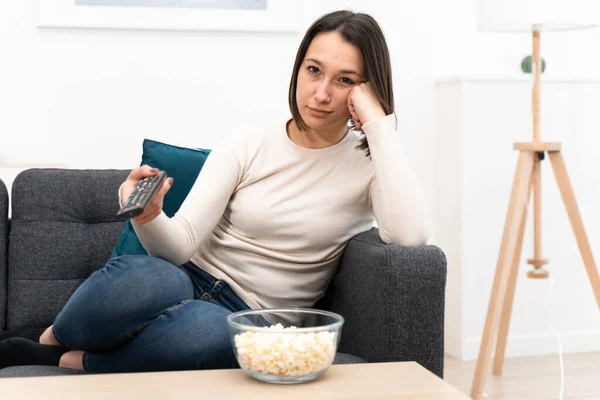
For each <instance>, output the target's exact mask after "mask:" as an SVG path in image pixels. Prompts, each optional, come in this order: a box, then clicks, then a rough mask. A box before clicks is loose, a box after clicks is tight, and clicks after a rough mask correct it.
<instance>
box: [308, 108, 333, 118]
mask: <svg viewBox="0 0 600 400" xmlns="http://www.w3.org/2000/svg"><path fill="white" fill-rule="evenodd" d="M307 108H308V111H309V112H310V114H311V115H312V116H314V117H317V118H325V117H326V116H328V115H329V114H331V113H332V112H333V111H326V110H321V109H318V108H312V107H307Z"/></svg>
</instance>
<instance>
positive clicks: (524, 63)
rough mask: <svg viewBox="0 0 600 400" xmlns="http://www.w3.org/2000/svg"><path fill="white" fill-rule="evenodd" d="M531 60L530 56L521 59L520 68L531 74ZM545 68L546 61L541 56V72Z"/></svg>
mask: <svg viewBox="0 0 600 400" xmlns="http://www.w3.org/2000/svg"><path fill="white" fill-rule="evenodd" d="M531 68H532V62H531V56H527V57H525V58H524V59H523V61H521V70H522V71H523V72H525V73H526V74H531V72H532V71H531ZM545 70H546V61H545V60H544V59H543V58H542V73H543V72H544V71H545Z"/></svg>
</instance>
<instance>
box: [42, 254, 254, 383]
mask: <svg viewBox="0 0 600 400" xmlns="http://www.w3.org/2000/svg"><path fill="white" fill-rule="evenodd" d="M248 308H249V307H248V306H247V305H246V304H245V303H244V302H243V301H242V300H241V299H240V298H239V297H238V296H237V295H236V294H235V293H234V292H233V291H232V290H231V288H230V287H229V285H227V284H226V283H225V282H223V281H221V280H218V279H215V278H214V277H213V276H211V275H209V274H208V273H206V272H204V271H203V270H201V269H200V268H198V267H197V266H195V265H194V264H192V263H186V264H183V265H181V266H175V265H173V264H171V263H169V262H167V261H165V260H162V259H160V258H157V257H150V256H121V257H115V258H112V259H110V260H109V261H108V262H107V263H106V265H105V267H104V268H102V269H101V270H98V271H96V272H94V273H93V274H92V275H91V276H90V277H89V278H88V279H87V280H86V281H85V282H84V283H83V284H82V285H81V286H80V287H79V288H78V289H77V290H76V291H75V292H74V293H73V295H72V296H71V298H70V299H69V301H68V302H67V304H66V305H65V306H64V308H63V309H62V311H61V312H60V313H59V314H58V315H57V317H56V319H55V321H54V326H53V333H54V336H55V337H56V340H58V342H60V343H61V344H62V345H64V346H66V347H68V348H70V349H73V350H84V354H83V368H84V370H85V371H88V372H94V373H110V372H145V371H173V370H191V369H222V368H237V367H239V365H238V363H237V361H236V359H235V356H234V354H233V348H232V345H231V341H230V339H229V332H228V327H227V322H226V320H225V319H226V317H227V316H228V315H229V314H231V313H233V312H235V311H241V310H247V309H248Z"/></svg>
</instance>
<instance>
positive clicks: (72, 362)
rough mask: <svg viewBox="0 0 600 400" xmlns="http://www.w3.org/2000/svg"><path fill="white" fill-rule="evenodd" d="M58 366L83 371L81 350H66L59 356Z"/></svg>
mask: <svg viewBox="0 0 600 400" xmlns="http://www.w3.org/2000/svg"><path fill="white" fill-rule="evenodd" d="M58 366H59V367H63V368H71V369H78V370H80V371H83V351H81V350H73V351H67V352H66V353H65V354H63V355H62V357H61V358H60V362H59V363H58Z"/></svg>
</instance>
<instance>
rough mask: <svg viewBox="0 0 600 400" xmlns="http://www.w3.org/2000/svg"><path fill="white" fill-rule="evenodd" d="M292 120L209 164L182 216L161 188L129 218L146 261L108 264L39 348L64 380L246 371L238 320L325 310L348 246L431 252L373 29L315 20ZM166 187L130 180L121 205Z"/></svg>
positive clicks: (349, 18) (298, 74)
mask: <svg viewBox="0 0 600 400" xmlns="http://www.w3.org/2000/svg"><path fill="white" fill-rule="evenodd" d="M289 106H290V111H291V118H290V119H288V120H287V121H285V120H282V121H270V122H269V124H268V125H265V126H264V127H263V128H261V129H258V130H254V131H241V132H239V133H238V134H236V135H233V136H232V137H231V138H230V139H229V140H227V141H226V143H225V144H224V145H223V146H220V147H219V148H217V149H215V150H213V152H212V153H211V155H210V156H209V157H208V160H207V162H206V164H205V165H204V167H203V169H202V171H201V173H200V174H199V176H198V178H197V181H196V183H195V185H194V187H193V188H192V190H191V192H190V193H189V195H188V197H187V198H186V200H185V202H184V203H183V205H182V206H181V208H180V210H179V211H178V212H177V214H176V215H175V216H174V217H173V218H168V217H167V216H166V215H165V214H164V213H163V212H162V201H163V197H164V195H165V193H166V192H167V191H168V190H169V188H170V187H171V185H172V184H173V181H172V179H170V180H167V181H166V182H165V183H164V186H163V187H162V189H161V191H160V192H159V194H158V195H156V196H155V198H154V200H153V202H152V204H151V206H149V207H148V208H147V210H146V211H145V212H144V214H142V215H141V216H139V217H137V218H135V219H134V220H133V226H134V229H135V231H136V233H137V234H138V237H139V238H140V241H141V242H142V244H143V245H144V247H145V248H146V250H147V251H148V253H149V254H150V255H151V256H124V257H117V258H113V259H111V260H109V261H108V262H107V264H106V266H105V267H104V268H103V269H101V270H99V271H97V272H95V273H94V274H92V275H91V276H90V277H89V278H88V279H87V280H86V281H85V282H84V283H83V284H82V285H81V286H80V287H79V288H78V289H77V290H76V291H75V293H74V294H73V295H72V297H71V298H70V300H69V301H68V303H67V304H66V305H65V307H64V308H63V310H62V311H61V312H60V313H59V315H58V316H57V317H56V319H55V321H54V324H53V325H52V326H51V327H49V328H48V329H47V330H46V331H45V332H44V333H43V334H42V336H41V338H40V343H41V344H45V345H52V346H57V347H54V349H59V348H60V349H62V350H61V351H62V353H64V354H62V353H61V354H62V356H61V357H60V364H59V365H60V366H64V367H70V368H77V369H83V370H85V371H89V372H98V373H101V372H133V371H159V370H182V369H208V368H228V367H236V366H237V363H236V360H235V357H234V354H233V350H232V347H231V343H230V340H229V335H228V331H227V326H226V321H225V319H226V317H227V315H229V314H230V313H232V312H235V311H239V310H244V309H248V308H272V307H311V306H314V304H315V303H316V302H317V300H318V299H319V298H320V297H321V296H322V295H323V294H324V292H325V290H326V288H327V286H328V284H329V283H330V280H331V278H332V277H333V274H334V273H335V271H336V268H337V266H338V263H339V260H340V257H341V255H342V253H343V250H344V247H345V245H346V243H347V242H348V240H350V239H351V238H352V237H353V236H355V235H357V234H359V233H361V232H364V231H367V230H369V229H370V228H371V227H372V225H373V221H374V220H376V221H377V224H378V227H379V233H380V236H381V239H382V240H383V241H384V242H386V243H395V244H400V245H421V244H425V243H426V241H427V239H428V236H429V218H428V215H427V211H426V206H425V202H424V199H423V196H422V193H421V189H420V188H419V185H418V184H417V182H416V180H415V178H414V176H413V174H412V172H411V170H410V168H409V165H408V163H407V161H406V158H405V156H404V153H403V149H402V147H401V145H400V141H399V137H398V135H397V133H396V131H395V126H396V120H395V115H394V114H393V110H394V99H393V94H392V74H391V67H390V57H389V52H388V48H387V44H386V41H385V38H384V35H383V33H382V31H381V29H380V27H379V26H378V24H377V22H376V21H375V20H374V19H373V18H372V17H370V16H369V15H366V14H360V13H353V12H350V11H337V12H333V13H330V14H327V15H324V16H323V17H321V18H320V19H318V20H317V21H315V22H314V24H313V25H312V26H311V27H310V28H309V29H308V31H307V33H306V35H305V37H304V39H303V40H302V42H301V44H300V47H299V49H298V53H297V57H296V60H295V63H294V68H293V72H292V77H291V82H290V87H289ZM349 126H350V128H349ZM157 173H158V171H157V170H155V169H152V168H151V166H147V165H145V166H142V167H140V168H136V169H134V170H133V171H132V172H131V173H130V175H129V177H128V178H127V180H126V182H125V183H124V184H123V185H122V186H121V189H120V193H119V194H120V196H119V197H120V201H121V204H122V202H123V201H124V200H125V199H127V197H128V196H129V195H130V194H131V192H132V191H133V189H134V188H135V186H136V184H137V182H138V181H139V180H140V179H142V178H145V177H148V176H150V175H154V174H157ZM365 273H368V271H365Z"/></svg>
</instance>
